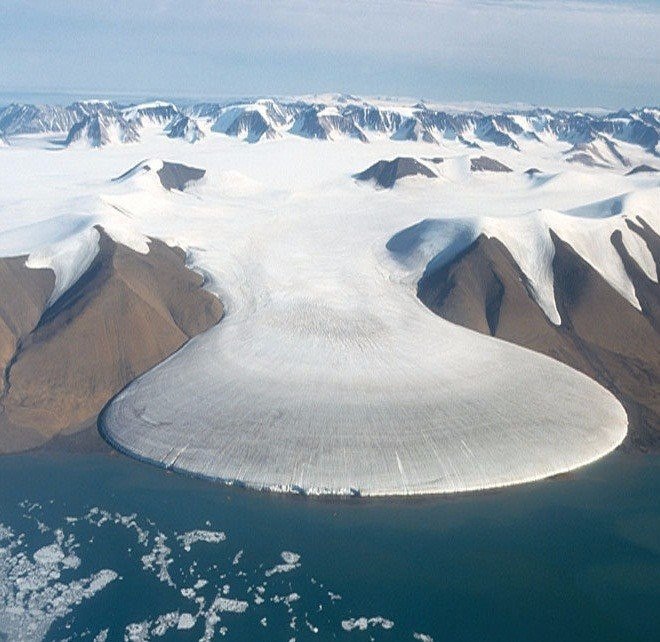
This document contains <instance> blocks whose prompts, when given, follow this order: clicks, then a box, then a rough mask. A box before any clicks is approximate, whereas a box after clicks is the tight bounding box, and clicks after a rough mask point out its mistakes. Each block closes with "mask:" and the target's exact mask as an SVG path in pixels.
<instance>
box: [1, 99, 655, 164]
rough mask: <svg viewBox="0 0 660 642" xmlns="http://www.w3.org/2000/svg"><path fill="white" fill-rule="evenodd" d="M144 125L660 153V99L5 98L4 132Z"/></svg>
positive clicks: (114, 132)
mask: <svg viewBox="0 0 660 642" xmlns="http://www.w3.org/2000/svg"><path fill="white" fill-rule="evenodd" d="M144 128H160V129H162V130H163V131H164V132H165V133H166V134H167V135H168V136H170V137H172V138H183V139H185V140H188V141H189V142H191V143H194V142H196V141H198V140H200V139H201V138H203V136H204V132H207V133H220V134H225V135H227V136H234V137H236V138H239V139H242V140H245V141H247V142H249V143H256V142H258V141H263V140H269V139H273V138H279V137H281V136H285V135H295V136H302V137H304V138H311V139H319V140H336V139H341V138H352V139H356V140H359V141H362V142H364V143H368V142H369V141H371V140H374V139H378V138H383V137H387V138H391V139H393V140H407V141H420V142H425V143H439V142H441V141H442V140H445V139H449V140H457V141H459V142H461V143H462V144H464V145H465V146H466V147H467V148H472V149H479V148H481V147H482V145H483V144H484V143H489V144H494V145H496V146H498V147H505V148H511V149H513V150H518V151H519V150H520V149H521V147H522V146H524V145H527V144H531V143H537V144H542V143H548V142H553V141H555V142H556V141H559V142H564V143H567V144H570V145H572V146H573V147H572V148H571V149H570V150H569V151H568V152H567V155H566V160H567V161H570V162H578V163H583V164H586V165H591V166H605V167H608V166H614V165H616V166H619V165H624V166H625V165H626V158H625V155H624V154H623V153H622V152H621V151H620V150H619V149H618V146H617V143H620V142H623V143H629V144H632V145H636V146H639V147H640V148H642V149H644V150H646V151H648V152H650V153H652V154H654V155H658V141H659V140H660V108H652V107H647V108H640V109H632V110H620V111H618V112H615V113H609V114H592V113H586V112H580V111H567V110H550V109H544V108H535V109H529V110H511V111H503V112H501V113H496V114H488V113H483V112H480V111H465V112H454V111H451V112H450V111H445V110H443V109H439V108H435V107H433V106H429V105H426V104H424V103H421V102H420V103H416V104H406V103H403V102H397V101H380V100H373V101H368V100H362V99H360V98H356V97H352V96H348V97H347V96H330V97H323V98H318V99H317V98H291V99H275V98H262V99H257V100H250V101H230V102H227V103H198V104H195V105H189V106H178V105H176V104H174V103H170V102H162V101H156V102H150V103H143V104H137V105H122V104H119V103H115V102H111V101H82V102H75V103H72V104H71V105H68V106H66V107H63V106H58V105H31V104H11V105H7V106H5V107H0V135H2V136H3V137H4V138H8V139H10V138H11V137H12V136H17V135H23V134H42V133H52V134H62V135H64V138H65V139H66V142H67V143H71V142H75V141H79V140H85V141H86V142H87V143H88V144H90V145H92V146H102V145H105V144H108V143H112V142H133V141H135V140H137V138H138V137H139V135H140V132H141V130H143V129H144Z"/></svg>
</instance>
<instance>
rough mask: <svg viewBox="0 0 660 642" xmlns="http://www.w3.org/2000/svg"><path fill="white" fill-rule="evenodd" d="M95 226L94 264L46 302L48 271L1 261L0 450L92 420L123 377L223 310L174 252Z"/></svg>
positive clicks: (148, 363)
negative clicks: (0, 371) (0, 381)
mask: <svg viewBox="0 0 660 642" xmlns="http://www.w3.org/2000/svg"><path fill="white" fill-rule="evenodd" d="M99 231H100V241H99V252H98V254H97V256H96V258H95V259H94V262H93V263H92V265H91V266H90V267H89V269H88V270H87V271H86V272H85V274H84V275H83V276H82V277H81V278H80V279H79V281H78V282H77V283H76V284H75V285H74V286H73V287H72V288H71V289H70V290H69V291H67V292H66V293H65V294H64V295H63V296H62V297H61V298H60V299H59V300H58V301H57V302H56V303H55V304H54V305H53V306H51V307H50V308H48V309H46V303H47V300H48V297H49V296H50V293H51V292H52V287H53V282H54V279H53V273H52V272H51V271H50V270H32V269H30V268H27V267H25V264H24V263H25V258H24V257H23V258H12V259H0V286H2V288H3V294H4V293H5V292H8V293H11V294H10V295H7V296H3V297H2V299H1V300H0V358H1V359H2V361H1V362H0V365H2V366H3V368H4V372H5V377H4V386H3V390H2V395H1V396H0V452H12V451H17V450H24V449H27V448H32V447H36V446H40V445H42V444H44V443H45V442H47V441H49V440H51V439H52V438H53V437H55V436H56V435H60V434H67V433H71V432H74V431H76V430H79V429H81V428H84V427H87V426H89V425H91V424H94V423H95V421H96V416H97V414H98V413H99V411H100V410H101V408H102V407H103V406H104V405H105V403H106V402H107V401H108V400H109V399H110V398H111V397H112V396H113V395H115V394H116V393H117V392H119V390H121V389H122V388H123V387H124V386H125V385H126V384H128V383H129V382H130V381H131V380H132V379H134V378H135V377H137V376H139V375H140V374H142V373H143V372H145V371H146V370H148V369H150V368H152V367H153V366H154V365H156V364H157V363H159V362H160V361H162V360H163V359H165V358H166V357H167V356H169V355H170V354H172V353H173V352H175V351H176V350H177V349H179V348H180V347H181V346H182V345H183V344H184V343H186V341H188V340H189V339H190V338H191V337H193V336H194V335H196V334H198V333H200V332H203V331H204V330H206V329H208V328H209V327H210V326H212V325H214V324H215V323H217V322H218V321H219V319H220V317H221V316H222V304H221V303H220V301H219V300H218V299H217V298H216V297H215V296H213V295H212V294H210V293H209V292H207V291H205V290H203V289H202V284H203V277H202V276H200V275H199V274H197V273H195V272H193V271H191V270H189V269H188V268H186V266H185V263H184V260H185V255H184V253H183V252H182V251H181V250H179V249H173V248H170V247H168V246H167V245H165V244H164V243H162V242H160V241H156V240H152V241H151V242H150V250H149V253H148V254H140V253H138V252H135V251H134V250H131V249H130V248H127V247H125V246H123V245H120V244H118V243H115V242H114V241H113V240H112V239H111V238H110V237H109V236H108V235H107V234H106V233H105V232H103V230H101V229H100V230H99ZM5 286H6V287H7V288H8V289H5Z"/></svg>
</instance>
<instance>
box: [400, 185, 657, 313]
mask: <svg viewBox="0 0 660 642" xmlns="http://www.w3.org/2000/svg"><path fill="white" fill-rule="evenodd" d="M637 216H639V217H641V218H643V219H644V220H645V221H646V222H647V223H649V224H650V225H651V226H652V227H653V228H654V229H659V228H660V188H652V189H649V190H645V191H642V192H635V193H633V194H624V195H621V196H619V197H615V198H610V199H606V200H604V201H601V202H597V203H594V204H590V205H588V206H585V207H579V208H574V209H572V210H568V211H566V212H558V211H554V210H549V209H540V210H536V211H534V212H530V213H529V214H524V215H521V216H516V217H511V218H496V217H487V216H484V217H472V218H455V219H427V220H424V221H422V222H420V223H418V224H416V225H414V226H412V227H410V228H408V229H406V230H403V231H401V232H399V233H397V234H396V235H395V236H394V237H393V238H392V239H391V240H390V241H389V243H388V249H389V250H390V251H391V252H392V254H393V256H394V257H396V259H397V260H398V261H399V262H400V263H401V264H402V265H403V266H404V267H405V269H406V270H407V271H408V272H407V276H406V278H408V279H410V280H412V281H414V282H417V281H418V280H419V278H420V277H421V276H422V274H423V273H424V271H425V270H426V269H427V268H429V267H432V268H437V267H441V266H442V265H444V264H446V263H449V262H450V261H452V259H454V258H455V257H456V256H458V255H459V254H460V253H461V252H463V251H464V250H465V249H466V248H467V247H469V246H470V245H471V244H472V243H473V242H474V241H475V240H476V239H477V237H478V236H480V235H481V234H484V235H485V236H487V237H492V238H497V239H498V240H499V241H501V242H502V243H503V244H504V245H505V246H506V247H507V249H508V250H509V252H510V253H511V255H512V257H513V258H514V260H515V261H516V263H517V264H518V265H519V267H520V268H521V270H522V271H523V273H524V274H525V276H526V277H527V279H528V283H529V289H530V294H531V295H532V296H533V298H534V299H535V300H536V302H537V303H538V305H539V306H540V307H541V308H542V310H543V311H544V312H545V314H546V316H547V317H548V319H550V321H552V322H553V323H554V324H556V325H559V324H561V321H562V319H561V315H560V314H559V311H558V310H557V306H556V302H555V292H554V277H553V268H552V262H553V258H554V243H553V241H552V236H551V233H554V234H555V235H557V236H558V237H559V238H560V239H561V240H563V241H565V242H566V243H568V244H569V245H570V246H571V247H572V248H573V249H574V250H575V251H576V252H577V253H578V254H579V255H580V256H581V257H582V258H583V259H584V260H585V261H587V263H589V264H590V265H591V266H592V267H593V268H594V269H595V270H596V271H597V272H598V273H599V274H600V275H601V276H602V277H603V278H604V279H605V280H606V281H607V282H608V283H609V284H610V285H611V286H612V287H613V288H614V289H615V290H616V291H617V292H619V294H621V295H622V296H623V297H624V298H625V299H626V300H627V301H629V302H630V304H631V305H633V306H634V307H635V308H637V309H638V310H641V307H640V303H639V301H638V300H637V296H636V294H635V288H634V286H633V283H632V281H631V279H630V276H629V275H628V273H627V272H626V269H625V267H624V265H623V262H622V260H621V257H620V256H619V254H618V252H617V251H616V249H615V247H614V245H613V244H612V242H611V240H610V239H611V237H612V234H613V233H614V232H615V231H618V232H619V233H620V234H621V236H622V240H623V243H624V246H625V247H626V249H627V250H628V253H629V254H630V256H631V257H632V258H633V260H634V261H635V262H636V263H637V264H638V265H639V267H640V268H641V269H642V270H643V271H644V272H645V273H646V275H647V276H648V277H649V279H651V280H652V281H655V282H656V283H657V282H658V274H657V271H656V265H655V261H654V259H653V256H652V254H651V252H650V250H649V248H648V247H647V245H646V244H645V243H644V241H643V240H642V239H641V238H640V237H639V236H638V235H637V234H635V233H634V232H633V231H631V229H630V228H629V227H628V225H627V224H626V219H628V218H632V219H633V220H635V217H637Z"/></svg>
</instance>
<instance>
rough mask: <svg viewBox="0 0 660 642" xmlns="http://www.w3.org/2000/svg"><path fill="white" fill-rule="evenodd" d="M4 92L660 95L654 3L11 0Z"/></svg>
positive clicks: (615, 100)
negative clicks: (107, 4) (101, 0)
mask: <svg viewBox="0 0 660 642" xmlns="http://www.w3.org/2000/svg"><path fill="white" fill-rule="evenodd" d="M0 18H1V21H2V23H3V25H4V29H3V32H2V34H1V37H2V42H3V46H2V47H0V64H1V65H2V68H3V70H4V73H3V78H2V79H0V96H2V95H4V96H7V95H12V96H21V95H27V94H34V95H37V94H39V95H43V94H46V95H48V94H49V95H61V96H74V97H80V98H83V97H92V98H93V97H98V96H108V97H110V98H112V97H114V95H120V96H125V97H129V96H130V97H156V96H157V97H162V98H171V99H191V100H194V99H209V100H210V99H217V98H225V97H237V96H255V95H276V96H285V95H300V94H318V93H327V92H337V93H350V94H357V95H361V96H362V95H366V96H388V95H392V96H408V97H416V98H425V99H427V100H430V101H433V102H440V103H442V102H452V103H462V102H475V101H478V102H485V103H507V104H508V103H511V102H521V103H527V104H530V105H543V106H557V107H565V108H569V107H578V108H584V109H586V108H590V107H592V108H596V107H602V108H606V109H617V108H621V107H628V108H630V107H634V106H650V105H657V104H658V103H660V96H659V95H658V86H660V82H659V81H660V44H659V42H658V38H657V33H658V32H660V7H659V6H658V3H657V2H653V1H651V0H600V1H598V0H537V1H536V2H531V1H530V0H467V1H464V2H458V1H457V0H366V1H365V2H361V3H358V4H356V3H351V2H341V1H340V2H330V1H329V0H317V1H316V2H314V3H309V2H302V1H300V0H283V1H281V2H270V3H264V2H257V1H256V0H236V1H235V2H212V1H210V0H200V1H199V2H197V3H195V4H194V5H191V4H190V3H184V2H182V1H181V0H165V1H163V2H160V3H158V4H157V5H155V6H154V5H153V4H152V3H148V2H145V1H144V0H121V1H120V2H118V3H116V4H115V5H114V10H113V11H107V10H104V9H103V7H101V6H98V5H96V4H90V3H85V2H81V1H80V0H64V1H63V2H59V3H57V6H55V5H54V4H53V3H46V2H41V1H39V0H36V1H34V2H30V3H26V2H18V1H17V0H8V2H5V3H3V6H2V8H0Z"/></svg>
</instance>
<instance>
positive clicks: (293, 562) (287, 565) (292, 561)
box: [264, 551, 300, 577]
mask: <svg viewBox="0 0 660 642" xmlns="http://www.w3.org/2000/svg"><path fill="white" fill-rule="evenodd" d="M281 557H282V560H283V561H284V564H276V565H275V566H273V568H270V569H268V570H267V571H266V572H265V573H264V575H265V576H266V577H270V576H271V575H275V574H276V573H288V572H289V571H293V570H294V569H296V568H298V567H299V566H300V564H299V560H300V555H298V554H297V553H292V552H291V551H282V553H281Z"/></svg>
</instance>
